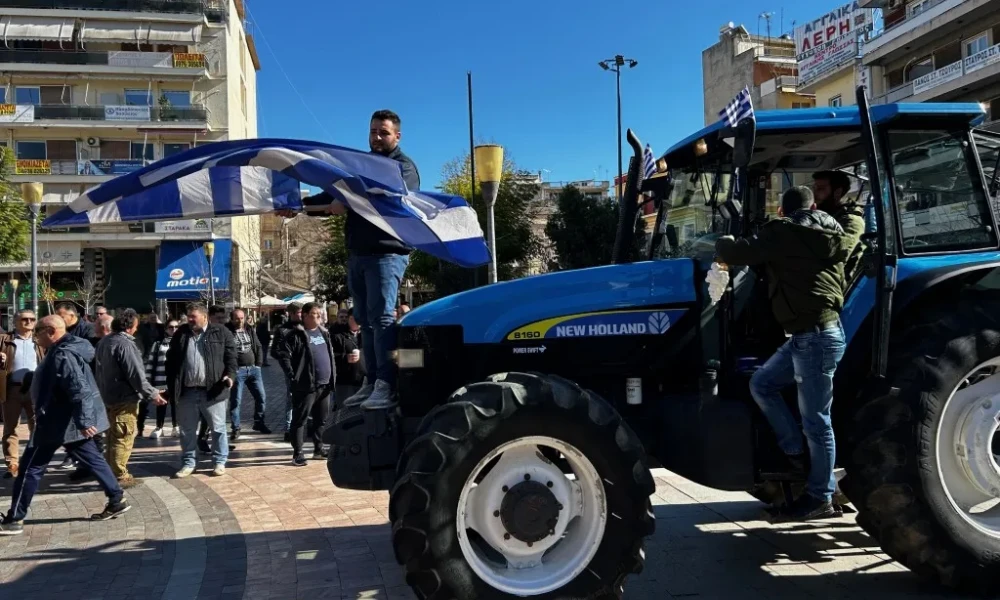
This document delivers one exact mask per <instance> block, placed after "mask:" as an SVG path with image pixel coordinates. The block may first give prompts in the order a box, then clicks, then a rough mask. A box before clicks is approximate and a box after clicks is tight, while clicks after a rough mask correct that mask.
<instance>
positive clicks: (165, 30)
mask: <svg viewBox="0 0 1000 600" xmlns="http://www.w3.org/2000/svg"><path fill="white" fill-rule="evenodd" d="M146 27H147V29H148V31H149V42H150V43H151V44H152V43H157V42H168V43H173V44H197V43H199V42H200V41H201V25H192V24H189V23H147V24H146Z"/></svg>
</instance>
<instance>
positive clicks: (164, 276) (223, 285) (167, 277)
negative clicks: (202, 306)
mask: <svg viewBox="0 0 1000 600" xmlns="http://www.w3.org/2000/svg"><path fill="white" fill-rule="evenodd" d="M232 255H233V242H232V240H215V256H214V258H213V259H212V268H211V276H212V279H213V281H214V282H215V293H216V294H219V293H220V292H228V290H229V274H230V263H231V262H232ZM208 278H209V265H208V259H206V258H205V250H204V246H203V242H195V241H183V242H182V241H165V242H163V243H162V244H161V245H160V264H159V268H158V269H157V271H156V297H157V298H163V299H165V300H199V299H205V300H206V301H207V298H208V297H209V292H210V289H209V285H208Z"/></svg>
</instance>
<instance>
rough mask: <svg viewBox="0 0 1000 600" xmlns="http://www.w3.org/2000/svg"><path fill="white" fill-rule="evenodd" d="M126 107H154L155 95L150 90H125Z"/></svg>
mask: <svg viewBox="0 0 1000 600" xmlns="http://www.w3.org/2000/svg"><path fill="white" fill-rule="evenodd" d="M125 105H126V106H152V105H153V94H152V92H150V91H149V90H125Z"/></svg>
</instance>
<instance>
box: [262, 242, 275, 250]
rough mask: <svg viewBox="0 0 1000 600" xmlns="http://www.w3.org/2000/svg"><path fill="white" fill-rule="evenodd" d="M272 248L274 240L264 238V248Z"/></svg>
mask: <svg viewBox="0 0 1000 600" xmlns="http://www.w3.org/2000/svg"><path fill="white" fill-rule="evenodd" d="M272 248H274V242H273V241H271V240H264V250H271V249H272Z"/></svg>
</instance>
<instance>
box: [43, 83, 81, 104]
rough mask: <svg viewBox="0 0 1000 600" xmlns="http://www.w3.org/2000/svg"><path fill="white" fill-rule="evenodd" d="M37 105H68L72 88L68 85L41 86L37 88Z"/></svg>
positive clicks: (71, 96) (71, 98) (70, 100)
mask: <svg viewBox="0 0 1000 600" xmlns="http://www.w3.org/2000/svg"><path fill="white" fill-rule="evenodd" d="M38 97H39V100H40V102H39V104H70V103H71V102H72V100H73V88H71V87H69V86H68V85H43V86H41V87H40V88H39V94H38Z"/></svg>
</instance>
